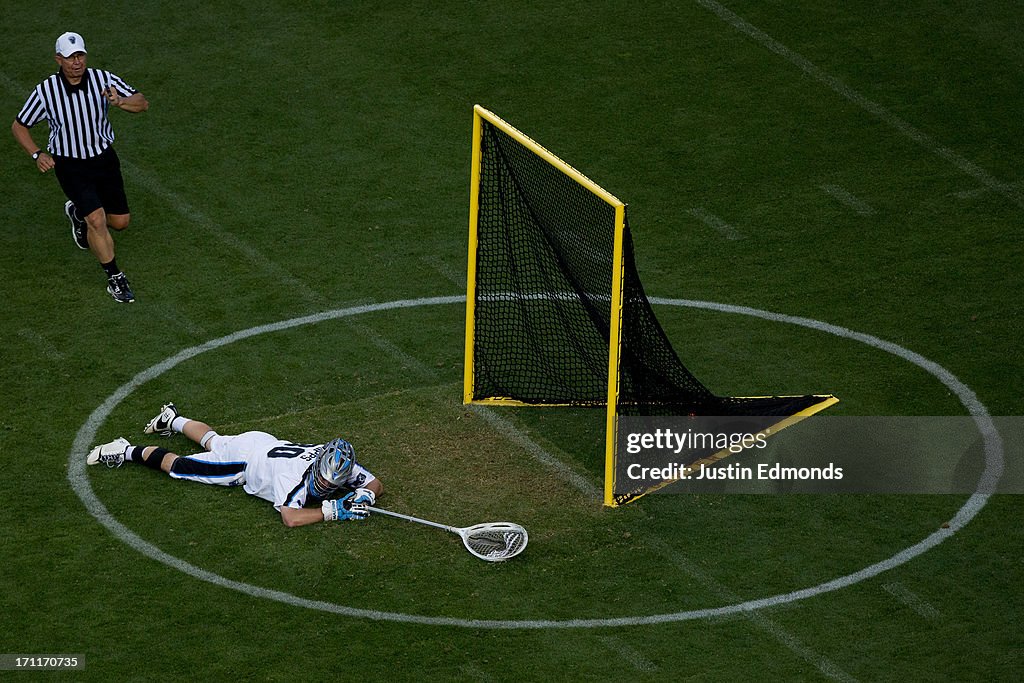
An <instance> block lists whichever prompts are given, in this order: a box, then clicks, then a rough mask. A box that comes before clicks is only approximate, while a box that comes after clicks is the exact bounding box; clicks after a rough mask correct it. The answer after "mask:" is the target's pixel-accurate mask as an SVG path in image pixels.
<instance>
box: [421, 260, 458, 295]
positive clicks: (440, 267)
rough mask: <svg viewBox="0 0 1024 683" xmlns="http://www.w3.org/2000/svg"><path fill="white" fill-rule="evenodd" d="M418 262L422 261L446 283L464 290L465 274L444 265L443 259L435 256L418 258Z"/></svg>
mask: <svg viewBox="0 0 1024 683" xmlns="http://www.w3.org/2000/svg"><path fill="white" fill-rule="evenodd" d="M420 261H422V262H423V263H425V264H426V265H428V266H430V267H431V268H433V269H434V270H436V271H437V272H438V273H440V274H441V275H443V276H444V278H445V279H446V280H448V282H451V283H452V284H453V285H455V286H456V287H458V288H459V289H465V288H466V273H465V272H460V271H458V270H456V269H455V268H453V267H451V266H450V265H448V264H447V263H445V261H444V259H442V258H440V257H436V256H435V257H428V256H420Z"/></svg>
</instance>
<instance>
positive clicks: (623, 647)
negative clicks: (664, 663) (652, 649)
mask: <svg viewBox="0 0 1024 683" xmlns="http://www.w3.org/2000/svg"><path fill="white" fill-rule="evenodd" d="M598 640H600V641H601V643H602V644H604V646H605V647H606V648H608V649H609V650H611V651H612V652H614V653H615V654H616V655H618V656H619V658H621V659H623V660H624V661H626V662H627V663H628V664H629V665H630V666H632V667H633V668H634V669H636V670H637V671H643V672H645V673H653V672H655V671H657V670H658V665H657V664H655V663H654V662H652V661H651V660H649V659H647V658H646V657H644V656H643V655H642V654H640V652H639V651H637V650H636V649H635V648H633V647H632V646H630V645H629V644H627V643H624V642H622V640H621V639H619V638H616V637H615V636H602V637H600V638H598Z"/></svg>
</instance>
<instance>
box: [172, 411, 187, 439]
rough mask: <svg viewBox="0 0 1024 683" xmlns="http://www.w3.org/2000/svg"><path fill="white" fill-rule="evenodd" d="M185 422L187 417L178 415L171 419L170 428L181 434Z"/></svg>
mask: <svg viewBox="0 0 1024 683" xmlns="http://www.w3.org/2000/svg"><path fill="white" fill-rule="evenodd" d="M186 422H188V418H187V417H182V416H181V415H179V416H178V417H176V418H174V419H173V420H171V429H173V430H174V431H176V432H178V433H179V434H181V432H182V430H184V429H185V423H186Z"/></svg>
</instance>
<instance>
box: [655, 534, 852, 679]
mask: <svg viewBox="0 0 1024 683" xmlns="http://www.w3.org/2000/svg"><path fill="white" fill-rule="evenodd" d="M650 540H651V541H652V543H651V544H650V545H651V546H652V547H653V548H654V549H655V550H657V551H658V552H659V553H660V554H661V555H662V556H663V557H665V558H666V559H668V560H669V561H670V562H671V563H672V564H673V565H675V566H676V567H678V568H679V569H680V570H682V571H683V572H684V573H685V574H687V575H688V576H690V577H691V578H693V579H694V580H696V581H697V582H698V583H700V584H701V585H702V586H704V588H705V589H707V590H709V591H710V592H711V593H714V594H715V595H716V596H718V597H719V598H721V599H723V600H725V601H727V602H731V603H738V602H741V598H740V596H738V595H736V594H734V593H732V592H731V591H730V590H729V589H727V588H726V587H725V586H723V585H722V584H720V583H719V582H718V581H716V580H715V578H714V577H713V576H711V575H710V574H708V573H707V572H705V571H704V570H702V569H701V568H700V567H698V566H697V565H696V564H694V563H693V562H691V561H690V560H689V559H688V558H687V557H686V556H684V555H683V554H682V553H680V552H678V551H676V550H674V549H673V548H671V547H669V546H668V544H667V543H665V541H664V540H663V539H661V538H659V537H657V536H651V537H650ZM740 615H741V616H742V617H744V618H745V619H747V620H748V621H750V622H751V623H752V624H754V625H755V626H757V627H758V628H759V629H761V630H762V631H764V632H765V633H767V634H768V635H770V636H771V637H772V638H774V639H775V640H777V641H778V642H779V643H781V644H782V645H784V646H786V648H788V649H789V650H790V651H791V652H793V653H794V654H796V655H797V656H799V657H800V658H801V659H803V660H804V661H806V662H807V663H809V664H811V665H812V666H814V668H816V669H817V670H818V671H819V672H820V673H821V674H822V675H824V676H825V677H827V678H829V679H831V680H834V681H844V682H847V683H850V682H852V681H856V680H857V679H856V678H854V677H853V676H851V675H850V674H848V673H846V672H845V671H843V670H842V669H841V668H839V666H838V665H837V664H836V663H835V662H833V661H832V660H830V659H828V658H827V657H825V656H824V655H821V654H819V653H818V652H816V651H814V650H813V649H811V648H810V647H808V646H807V645H805V644H804V643H803V642H801V641H800V639H798V638H797V637H796V636H794V635H793V634H792V633H790V632H789V631H787V630H786V629H784V628H783V627H782V626H780V625H779V624H777V623H775V622H774V621H772V620H771V619H770V618H769V617H768V616H767V615H765V613H764V612H763V611H756V612H753V611H746V612H740Z"/></svg>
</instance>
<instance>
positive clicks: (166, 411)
mask: <svg viewBox="0 0 1024 683" xmlns="http://www.w3.org/2000/svg"><path fill="white" fill-rule="evenodd" d="M176 417H178V410H177V408H175V407H174V404H173V403H167V404H165V405H164V407H163V408H161V409H160V414H159V415H157V416H156V417H154V418H153V419H152V420H150V421H149V422H148V423H147V424H146V430H145V431H146V433H147V434H159V435H160V436H170V435H171V434H174V430H173V429H171V423H172V422H174V418H176Z"/></svg>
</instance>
